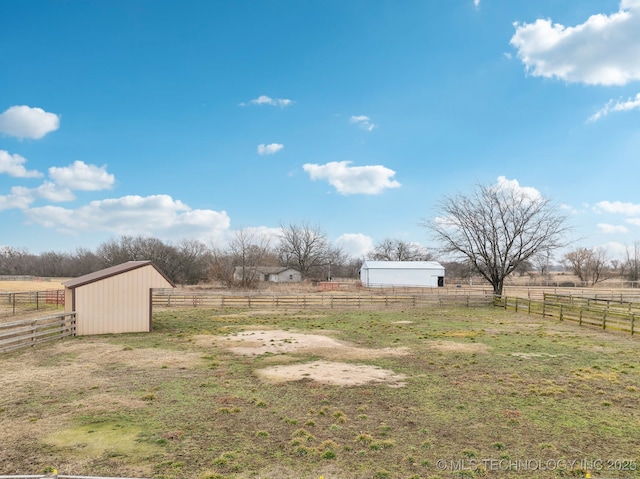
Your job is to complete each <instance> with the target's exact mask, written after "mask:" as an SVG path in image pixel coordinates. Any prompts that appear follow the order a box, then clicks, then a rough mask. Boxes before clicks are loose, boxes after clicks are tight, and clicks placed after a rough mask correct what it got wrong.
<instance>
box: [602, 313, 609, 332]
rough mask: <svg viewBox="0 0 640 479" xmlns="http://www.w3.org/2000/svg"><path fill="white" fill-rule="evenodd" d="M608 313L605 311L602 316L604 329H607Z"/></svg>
mask: <svg viewBox="0 0 640 479" xmlns="http://www.w3.org/2000/svg"><path fill="white" fill-rule="evenodd" d="M607 311H608V309H605V310H604V314H603V315H602V329H606V327H607Z"/></svg>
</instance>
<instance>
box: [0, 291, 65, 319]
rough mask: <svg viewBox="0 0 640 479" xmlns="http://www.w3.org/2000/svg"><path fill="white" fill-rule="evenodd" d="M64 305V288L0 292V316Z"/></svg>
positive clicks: (50, 308)
mask: <svg viewBox="0 0 640 479" xmlns="http://www.w3.org/2000/svg"><path fill="white" fill-rule="evenodd" d="M62 306H64V290H62V289H48V290H45V291H11V292H0V316H15V315H16V314H18V313H23V312H27V311H40V310H52V309H56V308H60V307H62Z"/></svg>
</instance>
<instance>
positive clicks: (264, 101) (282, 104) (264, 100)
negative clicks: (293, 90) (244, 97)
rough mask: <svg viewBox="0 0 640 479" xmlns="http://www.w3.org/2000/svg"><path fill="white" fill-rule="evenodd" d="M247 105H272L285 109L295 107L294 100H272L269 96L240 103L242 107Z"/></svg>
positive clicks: (261, 96)
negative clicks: (290, 106)
mask: <svg viewBox="0 0 640 479" xmlns="http://www.w3.org/2000/svg"><path fill="white" fill-rule="evenodd" d="M247 105H270V106H279V107H282V108H284V107H285V106H289V105H293V100H289V99H288V98H271V97H268V96H267V95H260V96H259V97H258V98H254V99H253V100H249V101H248V102H246V103H245V102H242V103H240V106H247Z"/></svg>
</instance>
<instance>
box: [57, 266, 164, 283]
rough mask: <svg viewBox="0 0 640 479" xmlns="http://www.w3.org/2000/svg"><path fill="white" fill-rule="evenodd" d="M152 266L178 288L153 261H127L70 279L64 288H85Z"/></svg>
mask: <svg viewBox="0 0 640 479" xmlns="http://www.w3.org/2000/svg"><path fill="white" fill-rule="evenodd" d="M147 265H151V266H152V267H153V268H154V269H155V270H156V271H157V272H158V273H160V274H161V275H162V276H163V277H164V279H166V280H167V281H168V282H169V284H171V286H172V287H174V288H175V287H176V285H175V284H173V281H171V280H170V279H169V278H168V277H167V275H165V274H164V273H163V272H162V271H160V270H159V269H158V267H157V266H156V265H155V264H153V263H152V262H151V261H148V260H147V261H127V262H126V263H122V264H118V265H116V266H111V267H110V268H105V269H101V270H100V271H95V272H93V273H89V274H85V275H84V276H80V277H78V278H74V279H70V280H69V281H65V282H64V283H62V285H63V286H65V287H67V288H70V289H73V288H77V287H78V286H84V285H85V284H89V283H95V282H96V281H100V280H103V279H106V278H109V277H111V276H116V275H119V274H122V273H126V272H128V271H132V270H134V269H138V268H142V267H144V266H147Z"/></svg>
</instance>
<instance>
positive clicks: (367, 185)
mask: <svg viewBox="0 0 640 479" xmlns="http://www.w3.org/2000/svg"><path fill="white" fill-rule="evenodd" d="M350 164H351V162H350V161H331V162H329V163H326V164H324V165H317V164H313V163H307V164H305V165H303V166H302V168H303V169H304V171H306V172H307V173H309V177H310V178H311V179H312V180H323V179H326V180H327V181H328V182H329V184H331V185H332V186H333V187H335V189H336V190H337V191H338V193H340V194H342V195H353V194H366V195H377V194H379V193H382V191H384V190H385V189H387V188H398V187H400V186H401V185H400V183H399V182H397V181H395V180H392V179H391V178H392V177H393V176H394V175H395V174H396V172H395V171H393V170H391V169H389V168H386V167H384V166H381V165H374V166H349V165H350Z"/></svg>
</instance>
